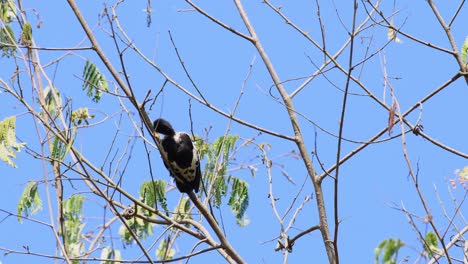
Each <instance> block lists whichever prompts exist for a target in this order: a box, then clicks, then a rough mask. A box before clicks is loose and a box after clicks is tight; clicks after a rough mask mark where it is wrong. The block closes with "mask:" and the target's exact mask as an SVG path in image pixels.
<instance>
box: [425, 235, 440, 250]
mask: <svg viewBox="0 0 468 264" xmlns="http://www.w3.org/2000/svg"><path fill="white" fill-rule="evenodd" d="M424 241H425V242H426V243H425V245H424V250H425V251H426V253H427V254H428V255H429V256H432V255H433V254H434V253H437V254H440V253H442V250H441V249H439V248H437V245H438V243H439V241H438V240H437V236H436V235H435V234H434V233H433V232H431V231H429V232H428V233H427V234H426V237H425V238H424Z"/></svg>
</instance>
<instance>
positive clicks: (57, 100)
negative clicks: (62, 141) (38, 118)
mask: <svg viewBox="0 0 468 264" xmlns="http://www.w3.org/2000/svg"><path fill="white" fill-rule="evenodd" d="M44 99H45V107H46V110H47V112H48V113H49V114H50V117H51V118H53V119H55V118H57V117H58V116H59V114H60V111H62V97H61V96H60V92H59V91H58V90H57V88H55V87H54V86H47V87H46V88H45V89H44Z"/></svg>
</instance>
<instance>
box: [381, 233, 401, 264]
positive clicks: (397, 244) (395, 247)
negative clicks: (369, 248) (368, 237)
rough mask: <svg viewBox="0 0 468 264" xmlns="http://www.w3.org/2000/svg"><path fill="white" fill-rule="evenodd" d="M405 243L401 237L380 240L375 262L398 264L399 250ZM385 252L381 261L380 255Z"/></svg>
mask: <svg viewBox="0 0 468 264" xmlns="http://www.w3.org/2000/svg"><path fill="white" fill-rule="evenodd" d="M404 245H405V244H404V243H403V242H402V241H401V240H400V239H394V238H389V239H386V240H384V241H382V242H380V244H379V246H378V247H377V248H376V249H375V251H374V253H375V263H376V264H378V263H382V264H396V263H397V257H398V251H399V250H400V248H401V247H403V246H404ZM381 254H383V257H382V260H381V261H380V255H381Z"/></svg>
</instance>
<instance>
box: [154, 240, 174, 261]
mask: <svg viewBox="0 0 468 264" xmlns="http://www.w3.org/2000/svg"><path fill="white" fill-rule="evenodd" d="M174 254H175V250H174V249H172V248H171V249H168V243H167V240H166V239H163V240H161V242H160V243H159V246H158V249H157V250H156V257H158V258H159V259H160V260H170V259H172V258H173V257H174Z"/></svg>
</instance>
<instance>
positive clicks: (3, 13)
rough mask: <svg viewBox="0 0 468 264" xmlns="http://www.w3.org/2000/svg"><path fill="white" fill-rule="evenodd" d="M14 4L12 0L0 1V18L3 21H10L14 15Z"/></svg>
mask: <svg viewBox="0 0 468 264" xmlns="http://www.w3.org/2000/svg"><path fill="white" fill-rule="evenodd" d="M16 10H17V9H16V5H15V2H14V1H13V0H1V1H0V20H1V21H3V22H4V23H10V22H11V21H12V19H13V18H14V17H16Z"/></svg>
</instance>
